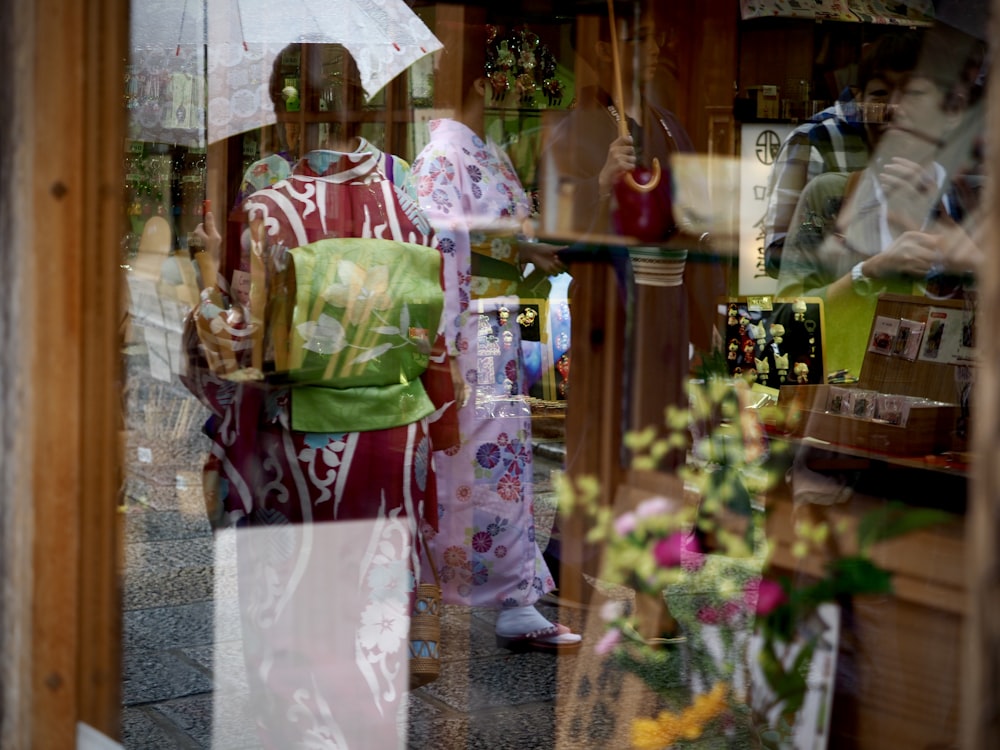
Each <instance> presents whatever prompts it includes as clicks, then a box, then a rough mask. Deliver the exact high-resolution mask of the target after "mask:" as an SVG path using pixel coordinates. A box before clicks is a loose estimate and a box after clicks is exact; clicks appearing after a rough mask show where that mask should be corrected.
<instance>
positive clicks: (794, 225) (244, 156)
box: [122, 0, 987, 748]
mask: <svg viewBox="0 0 1000 750" xmlns="http://www.w3.org/2000/svg"><path fill="white" fill-rule="evenodd" d="M252 5H253V4H252V3H249V2H248V4H247V6H246V7H247V10H248V13H249V12H251V11H252V9H251V6H252ZM357 5H358V6H359V7H368V6H370V5H371V3H366V2H364V0H358V2H357ZM378 5H381V3H379V4H378ZM390 5H391V4H390ZM401 5H404V6H405V9H406V11H407V12H412V11H411V9H410V7H409V5H408V4H401ZM554 5H556V6H558V8H556V9H555V10H554V12H553V13H551V14H540V13H538V12H535V11H532V10H531V9H529V8H524V9H521V8H518V9H517V11H516V12H515V11H513V10H508V12H500V11H498V10H497V9H493V10H491V11H484V10H483V9H482V8H478V7H474V6H465V5H463V4H459V3H430V4H424V3H419V4H417V5H416V7H415V9H414V10H415V11H416V15H415V16H414V18H415V19H417V22H418V23H419V26H417V25H416V22H411V29H410V32H411V34H412V35H413V36H414V37H415V38H416V39H417V41H416V42H415V44H416V45H417V49H422V50H423V52H422V53H421V54H414V55H412V56H411V57H409V58H407V59H406V62H405V64H400V65H399V66H397V67H398V70H397V69H396V68H394V67H392V66H391V65H390V64H389V63H391V62H392V61H393V55H394V54H395V52H394V51H388V50H387V51H384V52H383V53H381V54H379V53H374V52H371V51H370V50H369V51H367V52H366V51H364V48H358V47H353V48H352V47H351V43H353V42H355V41H356V40H354V39H350V40H342V43H339V44H337V43H331V42H329V41H326V42H323V43H320V42H319V41H313V42H308V43H304V42H301V41H297V40H298V39H299V37H298V36H295V37H292V38H288V39H283V38H282V39H279V38H278V36H279V35H278V34H277V32H276V31H274V29H272V28H269V33H268V34H267V35H261V38H257V37H256V36H254V34H253V32H252V30H251V29H252V26H244V27H243V29H242V41H244V42H245V43H246V44H245V45H243V44H234V45H231V46H226V45H225V43H220V44H218V45H215V46H213V45H212V44H209V42H211V41H212V40H213V39H214V38H215V37H213V31H212V29H213V23H214V22H213V16H212V12H211V10H209V11H207V12H206V15H205V18H202V19H200V24H201V26H202V28H203V29H204V30H206V31H205V33H206V34H207V36H205V37H204V38H197V39H191V40H189V39H186V38H185V40H184V41H183V43H182V44H174V46H175V47H177V50H176V51H175V54H174V55H173V58H176V59H171V56H170V54H168V52H167V51H165V50H164V49H160V51H159V52H154V51H153V50H154V48H155V47H156V45H157V44H159V46H160V48H163V47H165V46H169V45H166V44H165V42H164V41H163V40H162V39H160V40H159V41H157V39H159V37H150V36H148V34H149V33H150V32H149V30H148V29H146V30H145V31H143V26H142V25H141V24H139V25H134V27H133V42H134V43H135V39H136V37H137V35H138V34H139V33H140V32H141V33H146V34H147V36H146V37H145V38H144V41H142V42H141V45H142V46H141V49H140V51H138V52H137V53H136V54H135V55H134V56H133V59H132V61H131V65H130V68H129V72H128V76H127V78H126V81H125V83H124V85H125V93H126V98H125V104H126V108H127V110H128V112H129V114H130V117H131V120H130V129H129V133H130V140H129V142H128V144H126V149H125V151H124V153H123V155H122V156H123V160H124V163H125V166H126V170H125V172H126V200H125V214H124V217H123V218H124V222H123V233H122V261H123V273H124V276H125V280H126V283H127V285H128V290H129V310H128V312H129V317H128V327H127V329H126V331H125V344H126V348H125V356H126V358H127V360H128V363H129V373H130V380H129V386H128V389H127V397H128V407H129V408H128V425H127V427H128V450H129V455H130V457H131V458H132V461H131V463H130V466H129V476H128V481H127V485H126V489H127V494H128V503H129V506H128V507H129V524H130V529H131V530H132V536H131V537H130V540H131V542H130V555H129V560H130V568H129V577H130V586H132V587H135V586H139V585H140V584H139V583H138V582H139V581H143V580H150V584H149V588H148V590H147V589H143V590H142V593H141V595H140V594H139V593H138V589H134V590H135V591H136V594H135V595H134V596H135V598H132V599H130V600H129V602H128V604H127V605H126V610H127V611H126V635H127V640H128V644H127V646H126V679H127V683H126V684H127V685H128V686H129V687H128V688H127V689H126V691H125V703H126V720H127V723H126V732H125V746H126V747H140V746H143V742H144V741H145V740H144V739H143V738H144V737H145V736H148V735H143V734H142V733H143V732H144V731H145V732H152V731H153V730H152V729H149V728H147V729H142V728H140V727H141V726H145V725H144V724H143V721H144V720H147V719H149V717H150V715H151V714H150V711H156V712H157V713H156V714H155V717H156V719H157V722H156V727H157V731H162V732H164V733H166V734H168V735H170V736H171V737H181V738H183V740H184V741H185V742H188V743H189V744H190V743H195V744H199V745H200V746H205V747H210V746H211V747H224V746H228V745H227V743H229V742H230V738H231V737H237V738H238V742H237V743H236V744H237V746H246V747H257V746H262V747H286V746H291V745H295V746H299V745H302V746H312V745H311V744H310V743H314V744H315V746H317V747H319V746H330V747H333V746H338V747H339V746H344V745H345V744H346V745H350V746H354V745H355V744H358V743H360V744H359V746H361V745H365V743H375V744H372V745H371V746H376V745H377V746H393V745H398V746H403V745H404V744H405V745H408V746H410V747H426V746H428V745H430V744H431V743H441V742H445V743H446V744H447V741H450V739H451V737H453V736H457V737H460V738H461V739H460V740H456V742H458V744H462V746H466V745H468V746H486V745H487V744H491V743H493V742H494V741H499V740H498V739H497V738H498V737H501V736H505V737H506V738H507V739H511V738H513V739H511V741H513V740H515V739H516V741H517V742H520V743H522V744H525V745H527V744H532V746H544V747H549V746H551V747H556V746H562V745H565V746H574V747H576V746H580V747H617V746H622V747H627V746H635V747H665V746H671V744H672V743H674V742H675V741H678V740H679V738H682V737H683V738H688V739H690V738H693V737H698V738H701V739H703V740H705V741H709V740H715V739H719V741H721V742H730V743H737V744H738V743H740V742H744V743H751V744H752V743H753V742H758V741H761V738H762V737H764V736H765V735H767V736H771V735H770V734H768V733H777V734H778V735H781V737H782V741H783V742H785V746H795V747H817V748H818V747H822V746H824V744H826V743H830V744H833V745H837V744H838V743H846V744H851V745H852V746H854V745H857V746H866V747H867V746H871V747H880V746H887V745H886V742H889V743H890V744H891V742H892V741H896V740H898V738H899V737H901V736H905V737H906V738H907V741H909V740H910V739H912V740H913V742H914V743H917V742H918V741H919V742H920V743H923V744H926V743H927V742H929V741H934V742H941V743H943V744H945V745H946V744H948V743H954V742H957V739H956V737H957V732H958V727H957V711H958V708H957V706H958V703H957V701H958V685H959V684H960V683H959V678H960V672H959V670H958V667H957V664H958V661H959V660H958V659H957V658H955V657H956V655H957V649H958V644H960V632H961V626H962V616H963V613H962V608H961V605H959V604H957V603H956V602H958V601H959V600H960V596H961V589H962V586H963V579H962V574H961V572H959V571H960V567H959V564H958V562H959V560H960V554H959V552H960V549H961V542H962V536H961V531H960V526H961V521H962V514H963V512H964V498H965V495H966V492H967V474H968V470H969V467H970V465H971V463H972V460H973V459H972V455H971V453H970V447H969V435H970V422H971V418H972V413H973V412H972V405H971V393H972V383H973V382H974V380H975V375H974V373H975V369H976V353H975V351H976V340H977V335H978V333H977V304H976V302H977V285H978V281H979V275H980V273H981V271H982V265H983V256H984V252H985V247H986V243H987V237H986V233H985V222H984V220H983V209H982V208H981V206H980V203H981V200H982V195H983V192H984V190H985V188H986V172H985V168H984V163H983V153H984V147H985V145H984V144H985V118H984V110H985V96H986V79H985V71H986V68H985V60H986V55H985V51H986V50H985V42H984V40H983V39H981V38H978V37H977V36H976V35H975V34H974V33H970V31H972V30H971V29H969V28H968V27H967V26H965V27H964V28H958V27H957V26H956V25H955V24H954V23H953V22H952V21H953V19H947V18H937V19H935V18H934V15H933V8H931V7H929V5H928V7H923V6H921V8H916V7H915V6H916V5H918V4H913V6H914V7H910V6H908V10H906V11H905V14H906V15H905V18H904V17H903V16H899V17H896V16H893V14H891V13H890V14H888V15H886V16H884V17H880V18H878V19H876V18H875V17H873V16H872V15H871V13H870V12H868V11H865V10H860V9H855V8H854V6H855V4H854V3H849V4H845V6H846V7H847V8H848V9H849V10H845V11H844V16H843V17H841V18H838V19H831V18H824V19H822V20H823V23H816V19H814V18H812V17H809V18H803V17H801V15H799V13H798V11H797V10H795V9H793V8H791V7H790V6H792V5H795V4H787V3H783V2H770V3H763V4H756V5H754V4H749V5H753V6H754V7H753V8H750V7H749V5H748V4H746V3H744V4H743V5H742V6H741V7H742V13H741V16H740V18H738V19H737V18H732V19H729V20H728V21H725V22H721V21H717V20H715V21H713V18H716V17H715V16H713V15H712V12H713V8H707V7H706V8H704V9H703V8H699V7H693V6H691V5H690V4H689V5H687V6H685V7H671V8H669V9H668V8H663V7H660V4H655V3H647V4H644V3H641V2H615V3H612V5H611V11H612V13H613V14H614V19H613V20H611V19H609V17H608V14H607V12H606V11H607V8H606V7H605V6H604V5H600V7H598V6H597V5H593V6H592V5H590V4H583V5H579V6H578V5H576V4H568V3H557V4H554ZM758 5H761V6H767V9H768V12H767V13H764V12H763V11H761V10H760V9H759V8H758V7H757V6H758ZM387 7H388V6H387ZM715 10H718V9H715ZM522 11H523V12H522ZM869 11H870V9H869ZM252 12H256V11H252ZM387 12H389V11H387ZM898 12H900V13H901V12H902V11H898ZM288 13H289V14H290V15H294V10H293V9H292V8H289V9H288ZM155 17H156V18H159V19H160V20H163V18H165V16H164V17H162V18H161V16H159V15H157V16H155ZM352 18H353V16H352ZM407 19H409V16H407ZM904 20H905V23H903V22H902V21H904ZM884 21H891V23H885V22H884ZM163 22H164V23H167V21H165V20H164V21H163ZM367 23H369V22H363V21H356V22H355V21H352V24H353V25H351V24H348V25H350V26H351V29H352V32H354V33H355V35H357V36H360V35H362V33H363V32H364V31H365V30H366V28H367V26H366V24H367ZM214 28H216V29H218V28H220V27H214ZM708 28H711V29H713V33H715V34H717V35H718V38H717V39H714V41H713V45H714V50H709V51H705V50H704V46H705V45H704V44H702V43H701V42H702V41H703V37H704V34H705V33H707V32H706V31H705V30H706V29H708ZM984 28H985V27H984ZM425 31H426V34H425ZM428 35H429V36H428ZM160 36H162V34H161V35H160ZM168 36H169V35H168ZM265 36H266V38H264V37H265ZM438 43H439V44H440V48H438ZM421 45H423V46H421ZM397 46H400V47H406V46H407V45H406V44H398V45H397ZM685 61H686V62H685ZM229 62H232V63H233V64H232V65H230V64H228V63H229ZM220 66H222V67H224V68H225V75H224V76H223V77H222V78H221V79H215V82H214V83H213V79H212V76H213V75H214V74H215V72H217V71H218V70H219V69H221V68H220ZM373 71H378V72H380V73H382V74H384V81H382V85H379V86H377V87H375V85H373V84H372V83H371V80H372V79H371V76H372V75H373ZM220 81H222V83H220ZM720 81H724V83H720ZM733 81H735V82H736V91H735V92H734V90H733V88H732V85H731V84H732V82H733ZM220 85H225V86H233V87H234V88H233V89H232V91H231V92H230V93H229V94H228V95H227V96H226V97H225V98H224V100H221V101H220V100H219V98H218V97H216V96H214V95H215V94H218V93H219V88H217V87H218V86H220ZM213 87H214V88H213ZM223 121H224V122H225V127H226V128H228V129H229V130H227V131H224V130H221V129H216V128H218V127H219V125H218V123H219V122H223ZM221 133H224V135H221V136H220V134H221ZM571 365H572V367H571ZM168 527H169V529H168ZM889 540H891V541H892V544H891V545H887V544H886V543H887V542H888V541H889ZM164 555H166V556H168V557H169V556H170V555H176V556H177V557H176V558H170V559H172V560H173V559H176V560H177V564H176V566H174V564H173V563H171V565H170V566H168V567H170V572H169V573H168V574H167V575H166V577H162V576H160V575H159V572H158V566H157V565H153V562H152V561H153V560H155V559H157V556H160V558H161V559H162V557H163V556H164ZM154 571H156V572H155V574H154ZM208 573H212V574H213V575H214V586H213V582H212V580H211V579H210V578H206V577H205V576H206V575H207V574H208ZM147 577H148V578H147ZM171 580H173V581H174V582H178V581H179V582H181V585H179V586H177V585H173V586H172V585H171V583H170V581H171ZM418 583H423V584H427V585H430V584H434V585H437V586H438V587H439V588H440V590H441V597H442V598H441V603H440V617H439V618H438V620H439V625H440V628H441V630H440V633H439V635H437V636H434V635H431V636H426V635H425V636H424V637H422V639H418V641H416V642H415V645H414V642H413V639H412V638H411V635H412V633H411V631H410V629H409V622H410V619H409V618H410V616H411V615H412V614H414V610H413V606H414V602H415V598H416V597H415V589H416V585H417V584H418ZM180 589H183V590H180ZM431 606H432V608H434V607H435V606H436V605H435V604H434V603H433V602H432V605H431ZM420 614H425V612H423V611H421V612H420ZM193 620H198V625H197V626H196V627H190V626H188V625H185V624H182V623H190V622H191V621H193ZM149 622H155V623H158V627H160V628H163V629H166V630H168V631H169V632H170V634H171V637H170V638H169V639H165V640H164V641H163V642H162V643H156V642H154V641H153V639H142V638H137V637H136V635H135V634H137V633H139V632H140V631H141V630H142V629H143V628H145V627H150V626H149V625H148V623H149ZM209 630H211V631H212V632H209ZM195 631H197V633H196V632H195ZM911 631H912V632H915V633H918V634H920V639H931V638H932V637H933V639H934V641H935V642H936V643H941V642H944V643H947V644H949V645H948V646H947V647H942V648H941V649H939V650H938V651H936V652H935V654H934V655H933V656H928V655H927V653H926V649H925V648H923V647H922V646H921V643H924V642H925V641H924V640H921V641H919V642H917V643H911V642H910V641H909V640H907V639H906V638H904V637H903V636H904V634H905V633H908V632H911ZM130 634H131V635H130ZM580 638H582V641H581V640H580ZM414 648H416V649H418V650H419V651H420V653H421V654H424V655H426V654H430V655H431V656H433V654H435V653H439V654H440V657H441V658H440V660H439V661H438V667H439V670H440V671H439V673H438V674H432V675H430V676H427V675H424V676H422V677H421V678H420V679H419V680H416V681H413V682H411V680H410V679H409V675H408V662H409V659H410V657H411V656H412V650H413V649H414ZM803 655H808V656H803ZM799 657H801V659H802V660H801V661H798V662H796V658H799ZM147 659H148V660H155V661H157V662H158V663H163V664H169V665H170V666H171V668H172V670H173V671H171V676H170V677H169V678H167V679H165V680H164V681H163V682H156V681H153V680H149V679H147V677H146V676H145V675H144V674H143V671H144V670H143V668H142V666H141V665H142V664H145V663H146V661H145V660H147ZM431 661H432V662H433V659H431ZM175 672H176V674H175ZM802 675H808V677H807V678H805V679H804V680H803V679H800V678H801V677H802ZM886 675H903V676H902V677H901V678H899V679H898V680H896V681H890V680H889V679H888V678H887V677H886ZM210 676H211V677H210ZM185 678H188V679H190V683H189V684H183V683H184V681H185ZM930 681H932V682H933V683H934V684H935V685H936V686H937V687H935V688H934V689H933V690H931V691H927V689H926V685H927V684H929V682H930ZM890 683H891V684H890ZM418 684H419V685H420V686H419V687H418V686H417V685H418ZM192 686H193V687H192ZM872 686H877V687H872ZM917 694H919V695H920V696H925V697H921V698H919V699H918V698H915V697H914V696H915V695H917ZM778 695H786V696H789V695H790V696H793V697H792V698H790V699H789V698H786V700H785V702H784V703H783V702H782V700H780V699H779V698H778V697H777V696H778ZM625 697H628V698H629V699H628V700H626V699H625ZM918 704H919V705H918ZM915 706H916V708H915ZM487 709H488V710H487ZM783 710H784V712H783ZM487 714H488V716H487ZM140 720H143V721H140ZM132 721H134V722H135V724H130V723H128V722H132ZM230 724H235V725H237V726H238V729H237V730H235V733H234V734H232V735H230V734H229V729H228V727H229V726H230ZM192 727H194V728H192ZM456 727H457V729H456ZM901 727H905V729H901ZM376 737H377V739H375V738H376ZM807 737H808V739H807ZM889 737H893V738H894V740H892V741H890V740H888V739H887V738H889ZM720 738H721V739H720ZM324 743H325V744H324ZM463 743H464V744H463ZM616 743H617V744H616ZM365 746H367V745H365ZM448 746H450V745H448ZM456 746H457V745H456Z"/></svg>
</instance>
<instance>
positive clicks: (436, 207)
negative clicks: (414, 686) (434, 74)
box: [407, 27, 580, 650]
mask: <svg viewBox="0 0 1000 750" xmlns="http://www.w3.org/2000/svg"><path fill="white" fill-rule="evenodd" d="M477 31H481V30H479V29H477V28H475V27H469V28H468V29H466V30H465V33H464V35H463V37H462V38H463V40H464V47H465V48H466V52H467V54H469V55H471V57H472V58H473V60H474V62H472V63H469V62H468V58H464V59H466V63H467V66H468V65H472V66H474V67H466V69H465V70H463V71H462V76H463V79H462V80H463V81H465V82H467V85H464V86H463V88H462V91H463V93H465V97H464V100H463V101H462V102H461V103H460V106H458V107H456V112H457V115H456V118H455V119H442V120H435V121H433V122H431V125H430V128H431V138H430V142H429V143H428V145H427V146H426V147H425V148H424V149H423V150H422V151H421V153H420V154H419V155H418V156H417V158H416V159H415V160H414V162H413V168H412V171H411V173H410V177H409V181H408V183H407V184H408V186H409V189H410V192H411V193H412V194H413V195H415V196H416V197H417V200H418V202H419V204H420V208H421V209H422V210H423V212H424V214H425V215H426V216H427V217H428V219H429V220H430V222H431V224H432V225H433V226H434V229H435V230H436V231H437V233H438V239H439V247H440V249H441V252H442V256H443V260H444V271H445V326H446V335H447V345H448V348H449V352H450V353H451V354H453V355H454V356H456V357H457V358H458V364H459V369H460V371H461V375H462V377H463V379H464V381H465V384H466V385H467V386H468V388H469V398H468V400H467V402H466V403H465V404H464V405H463V406H462V408H461V409H460V411H459V430H460V438H461V444H460V446H459V447H458V448H456V449H450V450H447V451H444V452H443V453H436V454H435V465H436V467H437V469H438V504H439V513H440V518H439V520H438V524H439V532H438V534H437V535H436V536H435V537H433V538H432V540H431V541H430V542H429V546H430V548H431V550H432V551H433V552H434V557H435V563H436V564H437V566H438V568H439V572H440V577H441V585H442V589H443V597H444V601H445V602H446V603H453V604H465V605H471V606H476V607H491V608H496V609H500V610H501V611H500V613H499V614H498V617H497V623H496V634H497V642H498V644H500V645H501V646H505V647H508V648H512V649H556V650H558V649H568V648H573V647H577V646H578V645H579V642H580V636H579V635H576V634H574V633H571V632H570V631H569V629H568V628H566V627H565V626H563V625H559V624H556V623H552V622H549V621H548V620H547V619H546V618H545V617H544V616H543V615H542V614H541V613H540V612H539V611H538V610H537V609H536V608H535V606H534V604H535V602H537V601H538V599H539V598H540V597H541V596H542V595H543V594H545V593H547V592H549V591H551V590H552V589H553V588H554V581H553V578H552V575H551V574H550V572H549V569H548V567H547V565H546V564H545V561H544V560H543V558H542V554H541V552H540V551H539V548H538V545H537V544H536V542H535V526H534V516H533V502H534V495H533V491H532V446H531V413H530V409H529V405H528V402H527V399H526V397H525V394H526V390H527V389H526V384H525V381H524V370H523V366H522V360H521V356H520V351H521V344H520V341H521V335H520V330H519V329H520V325H521V324H520V323H519V321H518V318H519V314H520V311H519V307H518V305H519V301H518V297H517V286H518V282H519V280H520V278H521V264H522V263H527V262H532V263H534V264H535V265H536V267H539V268H542V269H543V270H545V271H547V272H549V273H557V272H559V271H561V270H564V269H563V268H562V264H561V263H560V261H559V260H558V258H557V257H556V255H555V250H556V248H553V247H547V246H544V245H540V244H538V243H532V242H526V241H523V240H519V239H518V237H519V236H520V232H521V231H522V224H523V222H524V220H525V219H526V218H527V217H528V215H529V202H528V199H527V196H526V195H525V191H524V189H523V188H522V187H521V184H520V182H519V181H518V178H517V176H516V174H515V173H514V169H513V167H512V166H511V163H510V161H509V159H508V158H507V156H506V155H505V154H504V153H503V152H502V151H500V149H499V148H498V147H497V146H496V144H494V143H493V142H487V141H486V140H484V138H483V128H484V123H483V114H484V101H485V98H484V97H485V90H486V86H487V81H486V78H485V76H484V73H483V67H482V60H481V59H480V60H479V61H478V62H479V64H478V67H475V66H476V62H475V58H476V55H477V54H478V55H482V54H483V51H484V50H485V47H486V44H485V36H484V34H483V33H477ZM480 42H481V43H480ZM456 57H459V56H457V55H452V56H450V57H449V56H448V55H446V56H444V58H443V59H442V60H443V62H444V63H447V62H449V61H450V58H456Z"/></svg>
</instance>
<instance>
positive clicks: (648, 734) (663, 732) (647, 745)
mask: <svg viewBox="0 0 1000 750" xmlns="http://www.w3.org/2000/svg"><path fill="white" fill-rule="evenodd" d="M727 693H728V687H727V685H726V683H724V682H719V683H716V685H715V687H713V688H712V689H711V691H709V692H708V693H703V694H701V695H698V696H696V697H695V699H694V701H693V702H692V704H691V705H690V706H688V707H687V708H685V709H684V710H683V711H681V712H680V713H679V714H675V713H672V712H670V711H662V712H660V715H659V716H657V717H656V718H655V719H635V720H633V722H632V747H634V748H637V750H664V749H665V748H669V747H670V746H671V745H672V744H673V743H675V742H676V741H677V740H679V739H686V740H695V739H698V738H699V737H701V735H702V732H704V731H705V726H706V725H707V724H708V723H709V722H710V721H712V720H713V719H714V718H716V717H717V716H718V715H719V714H721V713H722V712H723V711H725V710H726V696H727Z"/></svg>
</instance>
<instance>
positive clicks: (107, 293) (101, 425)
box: [0, 0, 129, 749]
mask: <svg viewBox="0 0 1000 750" xmlns="http://www.w3.org/2000/svg"><path fill="white" fill-rule="evenodd" d="M4 8H5V9H4V11H3V13H4V20H5V21H8V22H9V24H7V26H8V28H9V32H8V35H7V39H6V40H5V41H6V42H7V44H5V45H4V47H5V50H4V52H3V54H4V56H5V58H6V59H5V62H7V63H8V65H5V66H4V77H5V78H7V81H8V86H9V87H10V88H11V90H10V91H9V92H8V93H9V94H10V96H9V97H8V98H6V101H7V103H8V106H9V107H10V109H8V110H7V111H8V112H10V111H11V110H13V114H12V116H11V118H10V119H9V120H8V121H7V122H6V123H5V128H7V129H8V133H7V136H8V137H7V138H5V145H6V146H10V147H11V148H13V153H12V154H10V155H9V166H10V169H5V170H4V173H3V175H2V180H3V184H2V188H0V189H2V191H3V199H4V201H5V202H7V204H8V206H13V208H12V209H11V210H10V211H9V213H8V214H7V215H6V216H5V221H4V227H3V239H4V241H5V242H4V244H5V247H4V252H5V253H6V254H7V255H8V256H10V255H11V253H14V254H16V257H15V258H13V259H11V258H8V264H7V265H6V266H5V269H4V270H5V271H9V275H5V277H4V278H3V279H2V280H0V283H2V284H3V289H4V297H5V303H4V313H5V315H4V319H3V325H4V327H5V328H7V332H6V335H5V336H4V342H5V346H4V351H3V355H2V356H3V369H4V370H5V371H6V373H7V375H6V378H5V386H6V387H5V391H4V399H5V407H9V410H8V408H5V411H4V415H5V419H3V420H2V422H3V425H4V426H3V430H4V452H3V459H2V463H3V465H4V467H5V468H4V470H3V477H4V479H9V480H10V481H9V482H5V484H4V490H5V491H6V497H5V499H4V502H3V506H2V516H0V520H2V521H3V524H2V527H3V529H4V531H3V532H2V535H0V565H2V568H3V571H4V579H5V580H4V583H5V587H4V591H3V595H2V596H3V599H2V605H3V606H2V612H3V615H2V617H3V626H4V633H5V638H4V640H3V641H2V642H0V670H2V671H0V678H2V679H0V684H2V685H3V701H2V713H0V721H2V724H0V745H2V746H3V747H20V748H46V749H48V748H72V747H75V746H76V731H77V723H78V722H85V723H86V724H89V725H91V726H92V727H94V728H96V729H98V730H100V731H101V732H103V733H105V734H107V735H109V736H111V737H117V736H118V734H119V724H120V710H121V708H120V707H121V582H120V570H121V565H120V558H121V549H122V545H121V533H120V525H121V524H120V514H119V512H118V508H119V505H120V499H119V493H120V491H121V487H122V481H121V479H122V475H121V466H122V460H121V434H122V421H121V415H122V405H121V392H122V368H121V347H120V344H119V325H120V322H121V318H122V304H121V299H122V293H121V286H122V269H121V263H122V258H121V238H122V236H123V232H124V214H123V212H122V205H123V190H122V186H123V168H122V165H123V150H122V147H123V143H124V135H125V128H124V109H123V107H122V89H123V82H124V66H125V59H126V57H127V42H128V17H129V16H128V11H129V3H128V0H88V2H86V3H76V2H69V1H68V0H36V2H34V3H32V4H28V3H7V4H5V6H4ZM5 151H6V149H5ZM12 308H13V309H12Z"/></svg>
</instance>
